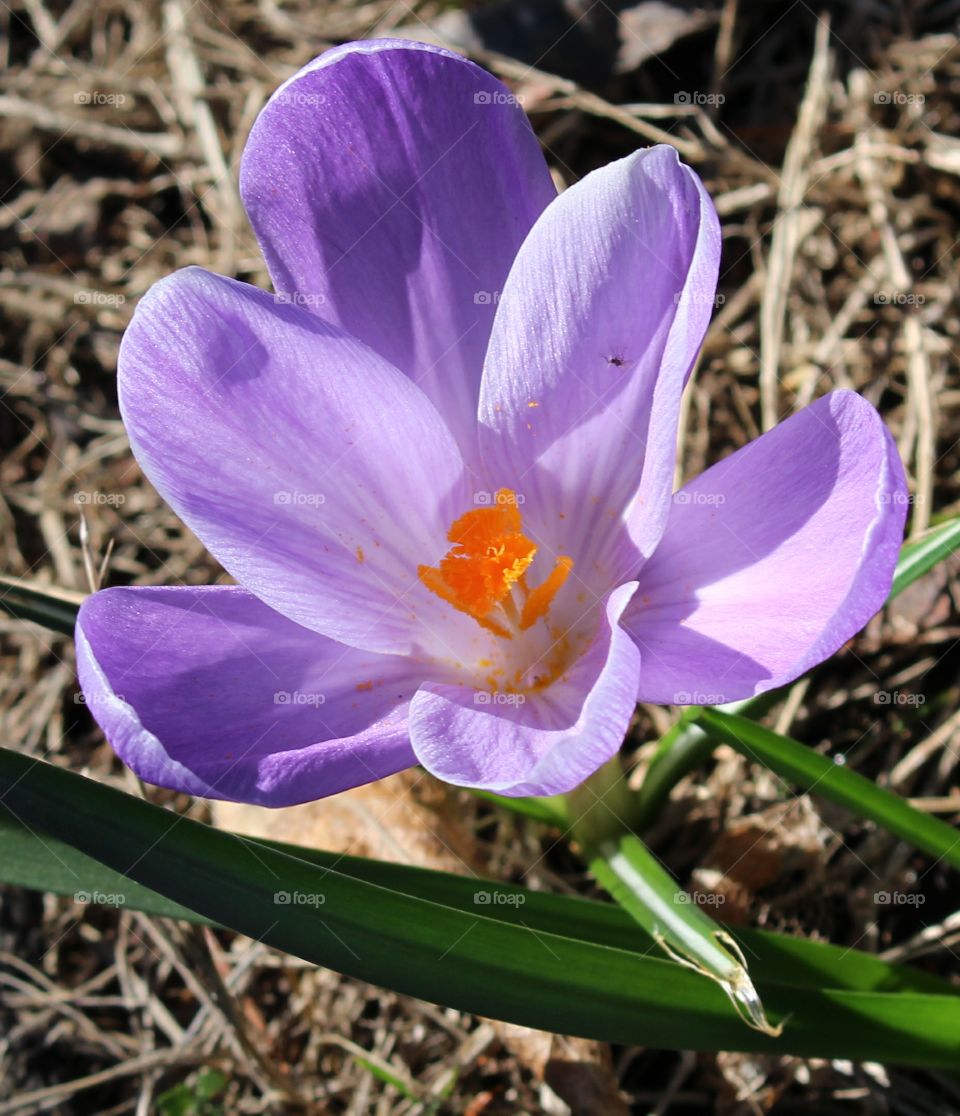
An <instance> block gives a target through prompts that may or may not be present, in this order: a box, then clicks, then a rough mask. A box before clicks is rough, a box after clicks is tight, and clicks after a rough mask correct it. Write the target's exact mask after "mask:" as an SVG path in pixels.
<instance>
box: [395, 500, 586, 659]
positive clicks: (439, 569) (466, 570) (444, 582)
mask: <svg viewBox="0 0 960 1116" xmlns="http://www.w3.org/2000/svg"><path fill="white" fill-rule="evenodd" d="M447 539H448V540H449V541H450V542H451V543H453V546H452V547H451V548H450V549H449V550H448V551H447V553H446V554H445V555H444V557H443V558H441V560H440V565H439V566H418V567H417V573H418V574H419V576H420V580H421V581H422V582H423V584H424V585H426V587H427V588H428V589H429V590H430V591H431V592H432V593H436V595H437V596H438V597H440V598H441V599H442V600H444V601H446V602H447V603H448V604H451V605H453V607H454V608H456V609H459V610H460V611H461V612H465V613H467V615H468V616H472V617H473V618H474V620H476V621H477V623H478V624H480V625H481V626H482V627H484V628H486V629H487V630H488V631H491V632H493V633H494V634H495V635H498V636H500V637H501V638H503V639H512V638H513V635H514V633H515V632H517V631H521V632H523V631H526V630H527V628H530V627H532V626H533V625H534V624H535V623H536V622H537V621H538V620H540V619H541V618H542V617H544V616H546V615H547V613H548V612H549V611H550V605H551V604H552V602H553V598H554V597H555V596H556V595H557V593H558V592H559V590H560V587H561V586H562V585H563V583H564V582H565V581H566V580H567V577H568V576H569V574H570V571H571V569H573V559H572V558H568V557H566V556H565V555H564V556H561V557H559V558H558V559H557V560H556V562H555V563H554V567H553V569H552V570H551V571H550V573H549V574H548V576H547V577H546V579H545V580H544V581H543V582H542V583H541V584H540V585H538V586H536V588H534V589H531V588H530V587H529V586H528V585H527V581H526V572H527V570H528V569H529V568H530V565H531V563H532V562H533V559H534V555H535V554H536V553H537V546H536V544H535V543H533V542H531V540H530V539H528V538H527V536H526V535H524V534H523V521H522V518H521V515H520V508H519V507H518V503H517V497H516V494H515V493H514V492H511V490H510V489H509V488H501V489H500V490H499V491H498V492H497V494H496V497H495V501H494V503H493V505H492V506H491V507H485V508H476V509H474V510H473V511H468V512H465V513H464V514H463V515H461V516H460V517H459V519H455V520H454V522H453V526H452V527H451V528H450V530H449V531H448V532H447ZM515 588H516V589H518V590H519V608H518V599H517V596H516V595H515V593H514V589H515Z"/></svg>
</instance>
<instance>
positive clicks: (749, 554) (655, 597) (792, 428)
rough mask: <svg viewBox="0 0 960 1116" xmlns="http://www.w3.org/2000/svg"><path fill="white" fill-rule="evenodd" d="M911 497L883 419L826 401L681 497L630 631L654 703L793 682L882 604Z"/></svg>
mask: <svg viewBox="0 0 960 1116" xmlns="http://www.w3.org/2000/svg"><path fill="white" fill-rule="evenodd" d="M906 504H907V494H906V482H905V479H904V474H903V467H902V465H901V464H900V458H899V456H898V454H897V449H896V446H895V445H894V442H893V439H892V438H891V436H890V434H889V432H888V431H887V429H886V427H885V426H884V425H883V422H882V421H881V419H880V416H879V415H878V414H877V412H876V411H875V410H874V408H873V407H872V406H870V404H869V403H867V402H866V401H865V400H863V399H861V398H860V396H858V395H856V394H855V393H854V392H850V391H837V392H833V393H832V394H830V395H827V396H825V397H824V398H823V399H820V400H818V401H817V402H816V403H814V404H812V405H811V406H809V407H807V408H805V409H804V410H803V411H800V412H799V413H798V414H796V415H794V416H793V417H792V418H789V419H787V421H786V422H783V423H781V424H780V425H779V426H777V427H775V428H774V429H773V430H771V431H769V432H768V433H767V434H764V435H763V436H762V437H761V438H758V439H757V440H756V441H754V442H752V443H750V444H749V445H747V446H745V447H744V448H743V449H740V450H738V451H737V452H736V453H734V454H732V455H731V456H730V457H728V458H726V459H725V460H724V461H722V462H720V463H719V464H718V465H714V466H713V467H712V468H711V469H708V470H707V471H706V472H705V473H703V474H702V475H701V476H700V477H698V478H697V479H696V480H695V481H693V482H692V483H691V484H688V485H687V486H686V487H685V488H683V489H682V490H681V491H680V492H678V493H677V494H676V495H675V496H674V500H673V504H672V507H671V512H670V521H669V523H668V525H667V530H666V532H665V534H664V536H663V540H662V542H661V543H660V546H659V547H658V548H657V551H656V553H655V554H654V556H653V557H652V558H651V559H650V561H649V562H648V563H647V565H646V566H644V568H643V570H642V571H641V573H640V577H639V582H640V588H639V589H638V591H637V594H636V596H635V597H634V599H633V601H632V603H631V605H630V607H629V608H628V610H627V612H626V614H625V617H624V625H625V627H626V628H627V629H628V630H629V631H630V633H631V634H632V635H633V637H634V639H635V640H636V641H637V643H638V645H639V647H640V650H641V652H642V654H643V670H642V672H641V675H640V690H639V696H640V699H641V700H643V701H654V702H667V703H677V704H695V705H704V704H716V703H722V702H726V701H735V700H739V699H741V698H745V697H749V696H750V695H752V694H755V693H761V692H762V691H764V690H769V689H771V688H773V687H776V686H780V685H783V684H784V683H786V682H789V681H791V680H792V679H794V678H797V677H798V676H799V675H801V674H803V673H804V671H806V670H809V669H810V667H812V666H814V665H815V664H817V663H819V662H821V661H822V660H824V659H826V658H827V657H828V656H830V655H831V654H833V652H834V651H836V650H837V649H838V648H839V647H840V646H841V645H842V644H843V643H844V642H845V641H846V640H848V639H850V637H851V636H853V635H854V634H855V633H856V632H857V631H859V630H860V628H862V627H863V625H864V624H866V622H867V621H868V620H869V619H870V617H871V616H873V614H874V613H875V612H876V611H877V610H878V609H879V608H880V607H881V606H882V605H883V602H884V600H885V598H886V596H887V593H888V592H889V590H890V583H891V579H892V577H893V570H894V566H895V564H896V561H897V554H898V550H899V546H900V541H901V538H902V535H903V521H904V516H905V514H906Z"/></svg>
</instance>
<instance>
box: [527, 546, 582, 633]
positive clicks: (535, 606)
mask: <svg viewBox="0 0 960 1116" xmlns="http://www.w3.org/2000/svg"><path fill="white" fill-rule="evenodd" d="M572 569H573V559H572V558H568V557H567V556H566V555H565V554H563V555H561V556H560V557H559V558H558V559H557V562H556V565H555V566H554V567H553V569H552V570H551V571H550V576H549V577H548V578H547V580H546V581H544V582H543V583H542V584H541V585H538V586H537V587H536V589H531V590H530V596H529V597H527V599H526V600H525V601H524V602H523V612H521V613H520V630H521V631H523V632H525V631H526V630H527V628H530V627H532V626H533V625H534V624H536V622H537V621H538V620H540V619H541V618H542V617H544V616H546V615H547V613H548V612H549V610H550V605H551V604H552V603H553V598H554V597H555V596H556V595H557V593H559V592H560V587H561V586H562V585H563V583H564V582H565V581H566V580H567V578H568V577H569V576H570V571H571V570H572Z"/></svg>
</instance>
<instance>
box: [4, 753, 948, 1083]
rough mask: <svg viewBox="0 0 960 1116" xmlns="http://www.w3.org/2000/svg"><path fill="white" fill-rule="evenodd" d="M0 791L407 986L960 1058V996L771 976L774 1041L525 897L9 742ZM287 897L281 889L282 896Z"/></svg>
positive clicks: (535, 1012) (253, 928)
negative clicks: (102, 778) (431, 873)
mask: <svg viewBox="0 0 960 1116" xmlns="http://www.w3.org/2000/svg"><path fill="white" fill-rule="evenodd" d="M0 801H2V802H3V804H4V805H5V806H6V807H7V808H8V809H9V810H10V812H11V813H12V814H13V816H14V817H15V818H19V819H20V820H21V822H22V823H23V824H25V825H27V826H29V827H31V828H36V829H42V830H43V831H45V832H46V833H49V834H51V835H52V836H54V837H56V838H59V839H60V840H62V841H65V842H69V843H70V844H71V845H74V846H75V847H77V848H79V849H81V850H82V851H83V852H84V853H86V854H87V855H88V856H91V857H93V858H95V859H97V860H99V861H101V862H102V863H104V864H106V865H108V866H110V867H111V868H113V869H114V870H115V871H118V872H120V873H121V874H122V875H124V876H127V877H129V878H131V879H133V880H136V881H137V882H139V883H140V884H142V885H143V886H145V887H148V888H151V889H152V890H154V891H156V892H158V893H160V894H162V895H164V896H167V897H169V898H170V899H172V900H174V901H176V902H178V903H180V904H183V905H184V906H186V907H188V908H190V909H191V910H195V911H198V912H199V913H200V914H202V915H205V916H206V917H207V918H210V919H212V920H214V921H216V922H218V923H220V924H221V925H224V926H229V927H231V928H232V929H234V930H237V931H239V932H241V933H244V934H247V935H249V936H251V937H253V938H256V939H259V940H262V941H265V942H267V943H268V944H270V945H273V946H275V947H277V948H278V949H282V950H286V951H287V952H289V953H292V954H295V955H296V956H299V957H303V958H306V959H307V960H310V961H313V962H315V963H317V964H322V965H326V966H329V967H331V968H334V969H337V970H339V971H341V972H345V973H348V974H350V975H353V976H356V977H359V978H361V979H363V980H368V981H371V982H373V983H375V984H379V985H382V986H384V987H388V988H393V989H395V990H396V991H399V992H404V993H408V994H410V995H414V996H420V997H421V998H424V999H428V1000H432V1001H434V1002H437V1003H442V1004H447V1005H450V1006H452V1007H455V1008H458V1009H461V1010H466V1011H472V1012H477V1013H480V1014H484V1015H491V1016H494V1017H497V1018H501V1019H507V1020H511V1021H513V1022H517V1023H521V1024H525V1025H528V1026H533V1027H540V1028H547V1029H550V1030H557V1031H561V1032H565V1033H570V1034H579V1035H584V1036H586V1037H590V1038H597V1039H602V1040H607V1041H614V1042H620V1043H630V1044H641V1045H651V1046H657V1047H672V1048H676V1049H709V1050H717V1049H737V1050H757V1051H766V1052H771V1053H781V1054H788V1053H789V1054H797V1055H802V1056H819V1057H845V1058H851V1059H854V1060H864V1059H871V1060H879V1061H888V1062H901V1063H905V1064H916V1065H927V1066H943V1067H949V1066H953V1065H955V1064H956V1059H957V1057H958V1056H960V998H958V997H954V996H943V995H930V994H924V993H915V992H907V993H898V994H894V995H891V994H883V993H875V992H861V991H849V990H843V989H812V988H800V987H790V986H787V985H780V984H776V983H770V984H769V985H767V986H765V987H764V988H763V990H762V991H763V995H764V1002H765V1003H766V1004H767V1007H768V1011H769V1012H770V1013H771V1014H773V1015H776V1016H777V1017H778V1018H780V1019H781V1020H782V1019H784V1018H785V1017H787V1016H789V1022H788V1023H787V1026H786V1028H785V1030H784V1033H783V1035H782V1037H781V1038H779V1039H773V1038H769V1037H767V1036H764V1035H761V1034H759V1033H757V1032H755V1031H751V1030H748V1029H747V1028H745V1027H743V1026H742V1024H741V1023H740V1021H739V1020H738V1019H737V1017H736V1015H735V1013H734V1012H733V1009H732V1008H731V1007H730V1005H729V1003H728V1001H727V999H726V997H725V996H724V994H723V993H722V992H721V991H720V989H719V988H717V987H716V986H714V985H713V984H712V983H711V982H709V981H705V980H704V979H703V978H702V977H700V976H698V975H697V974H695V973H692V972H690V971H688V970H687V969H685V968H684V967H682V966H679V965H676V964H673V963H672V962H669V961H661V960H657V959H653V958H650V957H646V956H644V955H643V954H642V953H639V952H635V951H631V950H629V949H623V948H617V947H616V946H614V945H611V944H608V943H606V942H601V941H596V940H588V939H583V938H578V937H575V936H573V935H572V933H571V931H570V929H569V928H568V927H564V928H563V931H562V932H557V931H550V930H541V929H537V928H536V927H534V925H533V924H532V921H528V920H527V918H526V917H525V916H526V914H527V912H526V910H525V908H524V904H521V903H519V902H505V901H501V900H498V899H495V898H493V896H492V895H488V897H487V899H486V901H481V900H479V899H478V896H479V894H480V892H481V891H486V890H487V889H486V885H484V886H482V887H478V885H477V884H476V883H474V882H473V881H466V882H467V884H468V886H471V885H472V886H473V888H474V892H475V894H474V903H473V909H472V910H470V909H464V908H463V907H462V906H456V905H452V904H450V903H443V902H437V901H432V900H428V899H425V898H422V897H420V896H417V895H413V894H410V893H408V892H404V891H401V890H398V889H396V888H395V887H391V886H390V885H389V881H384V882H383V883H375V882H372V881H370V880H365V879H361V878H358V877H357V876H353V875H350V874H349V873H348V872H346V871H342V870H341V869H340V867H339V865H338V858H334V862H333V865H332V866H331V867H329V868H321V867H319V866H317V865H316V864H312V863H309V862H308V861H307V860H304V859H301V858H300V857H297V856H290V855H288V854H287V853H285V852H281V851H279V850H278V849H276V848H272V847H270V846H269V845H266V844H263V843H260V842H250V841H239V840H237V838H235V837H233V836H232V835H230V834H226V833H223V832H220V831H218V830H213V829H210V828H209V827H207V826H204V825H201V824H200V823H198V822H194V821H191V820H190V819H188V818H185V817H182V816H179V815H175V814H172V813H170V812H168V811H166V810H163V809H161V808H159V807H156V806H152V805H150V804H148V803H145V802H141V801H139V800H137V799H134V798H132V797H131V796H129V795H124V794H122V793H120V792H119V791H115V790H113V789H112V788H109V787H104V786H101V785H99V784H96V783H92V782H91V781H89V780H85V779H83V778H81V777H80V776H77V775H74V774H72V773H71V772H68V771H64V770H61V769H59V768H55V767H51V766H50V765H47V764H43V763H40V762H38V761H35V760H32V759H29V758H28V757H24V756H19V755H17V754H16V753H12V752H7V751H0ZM284 896H285V897H286V900H287V901H284Z"/></svg>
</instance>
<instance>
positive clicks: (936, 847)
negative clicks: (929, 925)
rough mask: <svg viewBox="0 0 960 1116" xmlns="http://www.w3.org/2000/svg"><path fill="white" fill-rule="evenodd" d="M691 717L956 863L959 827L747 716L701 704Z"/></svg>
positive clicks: (795, 779)
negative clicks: (700, 707) (702, 707)
mask: <svg viewBox="0 0 960 1116" xmlns="http://www.w3.org/2000/svg"><path fill="white" fill-rule="evenodd" d="M696 719H697V722H698V723H699V724H701V725H702V726H703V727H704V728H705V729H706V730H707V731H708V732H709V733H710V734H711V735H712V736H713V737H715V738H717V737H718V738H720V739H721V740H725V741H726V742H727V743H728V744H729V745H731V747H733V748H735V749H736V750H737V751H738V752H740V753H741V754H742V755H744V756H746V757H747V759H752V760H755V761H756V762H758V763H762V764H763V765H764V767H768V768H769V769H770V770H771V771H774V772H776V774H777V775H779V776H781V777H782V778H784V779H787V780H789V781H790V782H791V783H794V784H796V785H798V786H801V787H803V789H804V790H806V791H809V792H810V793H812V794H819V795H821V796H822V797H823V798H827V799H829V800H830V801H831V802H835V803H837V805H839V806H844V807H846V809H848V810H850V811H851V812H852V813H854V814H856V815H857V816H859V817H862V818H868V819H869V820H870V821H874V822H876V823H877V825H879V826H881V827H882V828H883V829H886V830H888V831H889V832H890V833H893V834H895V835H896V836H897V837H900V838H902V839H903V840H904V841H907V842H909V843H910V844H911V845H913V846H914V847H916V848H918V849H922V850H923V851H924V852H927V853H930V854H931V855H932V856H935V857H937V858H938V859H941V858H942V859H943V860H945V861H947V863H948V864H952V865H953V866H954V867H955V868H960V832H958V831H957V830H956V829H954V828H953V826H950V825H947V823H946V822H943V821H941V820H940V819H939V818H936V817H934V816H933V815H931V814H927V813H924V811H923V810H918V809H916V807H914V806H911V805H910V803H909V802H905V801H904V800H903V799H902V798H900V797H899V796H898V795H896V794H893V793H892V792H891V791H888V790H884V789H883V788H882V787H878V786H877V785H876V783H874V782H872V781H871V780H870V779H867V778H864V776H863V775H860V774H858V773H857V772H856V771H851V770H850V769H849V768H848V767H844V766H843V765H842V764H840V763H835V762H834V761H833V760H831V759H829V758H828V757H827V756H822V755H820V753H819V752H815V751H813V749H812V748H809V747H807V745H805V744H801V743H800V742H799V741H797V740H792V739H791V738H790V737H789V736H781V735H779V734H778V733H775V732H771V731H770V729H766V728H763V727H762V726H761V725H758V724H756V722H754V721H750V720H748V719H747V718H746V717H738V716H736V715H735V714H732V713H722V712H721V711H720V710H719V709H701V710H700V711H699V712H698V713H697V715H696Z"/></svg>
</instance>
